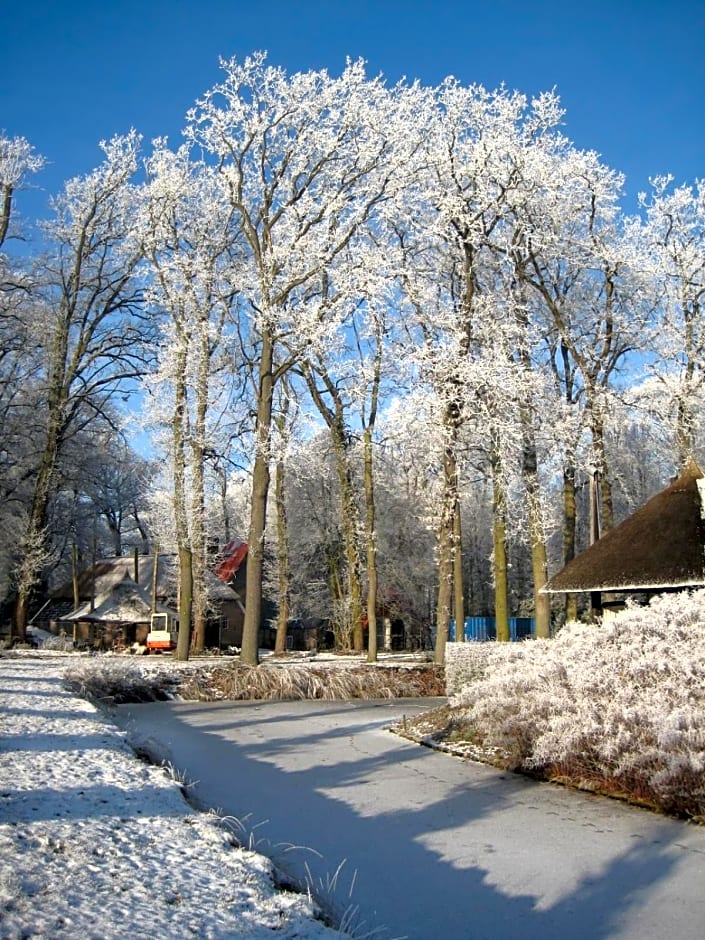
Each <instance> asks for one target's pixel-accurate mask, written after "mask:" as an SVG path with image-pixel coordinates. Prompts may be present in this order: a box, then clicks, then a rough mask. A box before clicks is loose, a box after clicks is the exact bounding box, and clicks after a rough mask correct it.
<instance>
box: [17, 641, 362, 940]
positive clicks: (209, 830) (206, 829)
mask: <svg viewBox="0 0 705 940" xmlns="http://www.w3.org/2000/svg"><path fill="white" fill-rule="evenodd" d="M66 666H67V657H66V656H62V655H61V654H48V653H36V652H35V653H29V652H27V653H24V654H14V655H10V654H4V655H2V656H0V735H1V737H0V859H1V864H0V938H2V940H14V938H29V937H42V938H48V937H52V938H53V937H61V938H79V937H80V938H81V940H111V938H118V937H119V938H124V937H130V938H151V940H153V938H156V937H160V938H181V937H198V938H226V937H248V938H258V937H271V935H272V931H276V933H277V936H279V937H282V938H285V937H286V938H294V937H296V938H321V940H322V938H331V940H332V938H333V937H342V936H343V935H342V934H341V933H338V932H336V931H333V930H330V929H328V928H326V927H325V926H324V925H323V924H322V923H321V922H320V921H318V920H316V919H315V917H314V907H313V905H312V903H311V902H310V900H309V899H308V898H307V897H305V896H303V895H300V894H292V893H288V892H283V891H280V890H278V889H277V888H276V887H275V885H274V882H273V878H272V869H271V864H270V862H269V861H268V860H267V859H265V858H264V857H263V856H261V855H258V854H256V853H253V852H249V851H246V850H244V849H242V848H239V847H238V846H237V845H236V844H235V840H234V839H233V838H232V836H231V834H230V832H229V831H228V828H227V825H226V824H224V823H223V821H220V820H218V819H217V818H215V817H212V816H208V815H204V814H199V813H196V812H194V811H193V810H192V809H191V808H190V807H189V806H188V804H187V803H186V801H185V799H184V798H183V795H182V792H181V789H180V787H179V785H178V782H177V781H175V780H174V779H172V778H170V776H169V775H168V774H167V773H165V771H164V770H163V769H159V768H155V767H152V766H148V765H147V764H145V763H143V762H142V761H140V760H139V759H138V758H137V757H136V756H135V755H134V753H133V752H132V751H131V750H130V748H129V747H128V745H127V743H126V741H125V738H124V734H123V733H122V732H120V731H119V730H118V729H117V728H116V726H115V725H113V724H112V723H111V722H110V721H109V720H108V719H107V718H106V717H105V716H104V715H102V714H101V713H100V712H98V711H97V710H96V709H95V708H94V707H93V706H92V705H91V704H89V703H88V702H87V701H85V700H83V699H80V698H78V697H76V696H75V695H73V694H72V693H70V692H69V691H68V690H67V689H66V688H65V687H64V684H63V681H62V674H63V672H64V670H65V668H66Z"/></svg>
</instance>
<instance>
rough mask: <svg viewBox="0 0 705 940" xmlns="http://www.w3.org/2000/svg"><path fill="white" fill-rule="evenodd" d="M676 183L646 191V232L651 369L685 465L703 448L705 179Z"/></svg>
mask: <svg viewBox="0 0 705 940" xmlns="http://www.w3.org/2000/svg"><path fill="white" fill-rule="evenodd" d="M672 182H673V181H672V178H671V177H668V176H666V177H657V178H656V179H655V180H654V181H653V188H652V192H651V194H650V195H649V196H648V197H647V196H646V195H644V194H642V197H641V201H642V206H643V207H644V209H645V213H646V218H645V224H644V229H643V232H642V233H641V237H642V245H643V247H644V249H645V252H646V254H647V257H648V262H647V264H648V266H649V270H650V273H651V274H652V276H653V278H654V282H655V295H656V297H655V299H656V303H657V304H658V315H657V320H656V324H655V329H654V332H653V334H652V337H651V338H652V349H651V352H652V355H653V366H652V369H651V371H652V373H653V375H655V377H656V378H657V380H658V382H659V383H660V385H661V391H660V395H659V396H658V397H659V398H660V400H661V403H662V405H665V406H666V407H665V408H664V409H663V413H664V418H666V420H667V421H668V423H669V424H670V425H671V427H672V428H673V431H674V436H675V443H676V449H677V455H678V463H679V465H680V466H681V467H682V466H685V464H686V463H687V461H688V459H689V458H691V457H693V456H694V455H695V453H696V449H697V445H698V444H700V446H701V447H702V441H700V442H698V440H697V438H696V429H697V419H698V414H699V412H700V407H699V404H698V399H699V398H701V397H702V393H703V389H704V388H705V365H704V364H705V181H703V180H698V181H696V183H695V184H694V185H692V186H677V187H673V186H672Z"/></svg>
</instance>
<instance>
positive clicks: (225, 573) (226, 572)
mask: <svg viewBox="0 0 705 940" xmlns="http://www.w3.org/2000/svg"><path fill="white" fill-rule="evenodd" d="M246 557H247V545H246V543H245V542H240V541H238V540H237V539H233V540H232V541H230V542H228V544H227V545H226V546H225V548H224V549H223V557H222V558H221V560H220V562H219V563H218V564H217V565H216V567H215V569H214V573H215V576H216V577H217V578H219V579H220V580H221V581H223V582H224V583H226V584H227V582H228V581H230V580H232V578H234V577H235V575H236V574H237V573H238V571H239V570H240V567H241V566H242V563H243V562H244V560H245V558H246Z"/></svg>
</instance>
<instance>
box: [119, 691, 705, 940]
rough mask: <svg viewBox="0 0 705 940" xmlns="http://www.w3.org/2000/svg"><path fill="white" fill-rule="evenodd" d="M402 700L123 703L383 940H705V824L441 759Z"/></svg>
mask: <svg viewBox="0 0 705 940" xmlns="http://www.w3.org/2000/svg"><path fill="white" fill-rule="evenodd" d="M417 707H421V706H420V705H418V704H417V705H416V706H415V705H413V704H412V703H409V702H408V701H405V700H397V701H393V702H385V703H377V704H370V703H365V702H354V703H343V702H290V703H245V704H242V703H216V704H208V705H199V704H193V703H158V704H150V705H138V706H126V707H125V710H124V711H123V714H125V715H127V714H129V715H131V716H132V724H131V728H132V734H134V735H135V736H137V737H142V738H143V739H149V738H151V747H152V748H153V749H154V750H155V751H156V752H157V753H161V755H162V756H169V757H170V758H171V760H173V762H174V764H175V765H176V766H178V767H179V768H181V769H183V771H184V772H185V774H186V775H187V777H188V778H189V779H190V780H191V781H192V786H191V792H192V794H193V795H194V796H195V797H196V798H197V799H198V800H199V801H201V802H202V803H203V804H206V805H209V806H212V807H217V808H219V810H221V811H222V812H224V813H226V814H232V815H233V816H235V817H238V818H239V819H240V820H242V821H243V822H244V824H245V826H246V828H248V829H249V830H250V831H251V832H252V839H253V842H254V843H255V844H256V845H257V847H258V848H260V849H261V850H262V851H265V852H267V853H268V854H271V856H272V857H273V858H275V859H276V860H277V861H278V862H279V863H280V864H282V865H286V866H287V867H288V869H289V870H290V871H292V872H294V873H296V874H298V875H301V874H302V872H304V871H305V870H306V868H308V870H309V872H310V875H311V877H313V879H314V881H319V882H320V881H325V880H326V877H327V875H332V873H334V872H335V871H336V869H337V868H338V866H339V865H340V863H343V865H342V868H341V869H340V871H339V874H338V877H337V882H336V884H335V886H334V891H333V893H334V895H335V900H336V902H337V904H338V906H339V907H340V908H345V907H347V906H350V905H352V906H353V907H354V906H355V905H357V906H358V908H359V927H360V934H361V935H362V933H363V932H364V930H365V929H370V928H381V929H380V930H379V932H376V933H375V934H374V936H375V937H376V938H379V940H388V938H392V937H400V936H404V937H408V938H412V940H436V938H443V940H448V938H453V940H455V938H460V940H465V938H467V940H481V938H485V940H510V938H511V940H534V938H535V940H559V938H560V940H563V938H566V937H570V938H571V940H581V938H582V940H607V938H610V940H612V938H614V940H616V938H620V940H663V938H665V937H672V938H674V940H701V938H702V937H703V932H704V929H705V928H704V926H703V925H704V924H705V891H703V888H704V887H705V828H703V827H698V826H695V825H689V824H686V823H682V822H679V821H677V820H673V819H667V818H664V817H661V816H658V815H656V814H652V813H649V812H647V811H645V810H639V809H635V808H633V807H629V806H626V805H624V804H622V803H619V802H617V801H614V800H608V799H606V798H602V797H596V796H591V795H589V794H584V793H579V792H576V791H572V790H568V789H564V788H561V787H557V786H552V785H547V784H538V783H535V782H532V781H529V780H526V779H524V778H521V777H517V776H514V775H511V774H503V773H500V772H498V771H496V770H493V769H492V768H489V767H485V766H483V765H479V764H474V763H472V762H468V761H463V760H460V759H457V758H453V757H449V756H448V755H445V754H440V753H436V752H433V751H430V750H428V749H427V748H423V747H420V746H417V745H414V744H411V743H410V742H408V741H405V740H402V739H400V738H398V737H397V736H394V735H392V734H390V733H389V732H388V731H386V730H384V728H385V725H387V724H388V723H389V722H390V721H392V720H393V719H394V718H396V717H398V716H399V717H400V716H401V715H402V714H407V715H410V714H411V713H412V710H414V709H415V708H417Z"/></svg>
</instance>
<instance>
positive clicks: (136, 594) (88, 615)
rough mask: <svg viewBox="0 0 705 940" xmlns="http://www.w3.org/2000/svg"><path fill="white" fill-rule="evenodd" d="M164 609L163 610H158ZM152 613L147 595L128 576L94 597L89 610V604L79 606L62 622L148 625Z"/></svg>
mask: <svg viewBox="0 0 705 940" xmlns="http://www.w3.org/2000/svg"><path fill="white" fill-rule="evenodd" d="M159 609H164V608H161V607H160V608H159ZM151 613H152V608H151V598H150V596H149V594H148V593H147V592H146V591H145V590H144V588H141V587H140V586H139V584H135V582H134V581H133V580H132V578H131V577H130V576H129V574H127V575H125V577H124V578H123V580H122V581H119V582H118V583H117V584H113V585H112V586H111V588H110V589H109V590H108V591H107V592H106V593H105V594H102V595H98V596H97V597H96V602H95V605H94V607H93V610H91V605H90V602H86V603H85V604H81V606H80V607H77V608H76V610H74V611H72V612H71V613H70V614H68V615H67V616H65V617H63V618H62V620H95V621H101V622H105V621H108V622H113V623H149V620H150V616H151Z"/></svg>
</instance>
